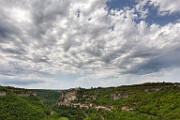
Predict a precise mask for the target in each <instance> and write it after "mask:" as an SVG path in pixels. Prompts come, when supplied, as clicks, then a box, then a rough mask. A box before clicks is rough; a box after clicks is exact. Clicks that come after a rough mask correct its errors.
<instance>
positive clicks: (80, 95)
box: [0, 83, 180, 120]
mask: <svg viewBox="0 0 180 120" xmlns="http://www.w3.org/2000/svg"><path fill="white" fill-rule="evenodd" d="M68 118H69V120H144V119H147V120H180V84H179V83H145V84H140V85H130V86H119V87H109V88H101V87H99V88H91V89H84V88H73V89H68V90H61V91H60V90H35V89H31V90H30V89H22V88H21V89H20V88H13V87H2V86H1V87H0V119H2V120H26V119H31V120H36V119H38V120H44V119H46V120H48V119H54V120H57V119H59V120H68Z"/></svg>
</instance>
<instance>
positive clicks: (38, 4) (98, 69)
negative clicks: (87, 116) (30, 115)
mask: <svg viewBox="0 0 180 120" xmlns="http://www.w3.org/2000/svg"><path fill="white" fill-rule="evenodd" d="M179 5H180V0H0V85H5V86H15V87H24V88H43V89H68V88H73V87H84V88H90V87H109V86H120V85H130V84H139V83H144V82H163V81H165V82H180V7H179Z"/></svg>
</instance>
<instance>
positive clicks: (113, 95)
mask: <svg viewBox="0 0 180 120" xmlns="http://www.w3.org/2000/svg"><path fill="white" fill-rule="evenodd" d="M111 97H112V99H113V100H117V99H120V98H128V97H129V94H127V93H115V94H112V95H111Z"/></svg>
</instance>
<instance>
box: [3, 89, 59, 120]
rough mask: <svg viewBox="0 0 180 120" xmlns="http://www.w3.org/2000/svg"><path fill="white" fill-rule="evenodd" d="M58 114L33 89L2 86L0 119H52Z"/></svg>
mask: <svg viewBox="0 0 180 120" xmlns="http://www.w3.org/2000/svg"><path fill="white" fill-rule="evenodd" d="M57 118H58V117H57V115H56V114H54V113H53V112H52V110H50V109H49V108H47V107H46V106H45V105H44V104H43V103H42V100H41V99H39V98H38V97H37V95H36V93H33V91H32V90H28V89H21V88H13V87H2V86H0V120H50V119H57Z"/></svg>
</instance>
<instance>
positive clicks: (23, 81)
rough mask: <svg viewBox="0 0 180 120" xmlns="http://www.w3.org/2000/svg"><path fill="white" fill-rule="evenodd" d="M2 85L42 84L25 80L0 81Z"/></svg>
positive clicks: (37, 81) (39, 81) (40, 81)
mask: <svg viewBox="0 0 180 120" xmlns="http://www.w3.org/2000/svg"><path fill="white" fill-rule="evenodd" d="M0 83H1V84H2V85H32V84H39V83H44V82H43V81H42V80H26V79H19V80H17V79H12V80H11V79H5V80H0Z"/></svg>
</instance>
